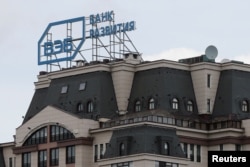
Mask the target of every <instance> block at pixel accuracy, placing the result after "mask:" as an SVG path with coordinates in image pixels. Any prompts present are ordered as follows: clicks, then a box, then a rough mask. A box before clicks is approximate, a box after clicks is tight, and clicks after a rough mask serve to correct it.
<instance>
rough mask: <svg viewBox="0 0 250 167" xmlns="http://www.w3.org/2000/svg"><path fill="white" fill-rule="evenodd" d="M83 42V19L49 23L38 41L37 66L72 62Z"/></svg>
mask: <svg viewBox="0 0 250 167" xmlns="http://www.w3.org/2000/svg"><path fill="white" fill-rule="evenodd" d="M62 32H64V34H65V38H63V39H61V36H60V35H61V34H62ZM58 34H59V35H58ZM84 41H85V17H79V18H74V19H69V20H64V21H58V22H53V23H50V24H49V25H48V26H47V28H46V30H45V31H44V33H43V35H42V36H41V38H40V40H39V41H38V65H43V64H51V63H55V62H61V61H71V60H73V59H74V58H75V57H76V55H77V53H78V52H79V51H80V48H81V47H82V45H83V43H84Z"/></svg>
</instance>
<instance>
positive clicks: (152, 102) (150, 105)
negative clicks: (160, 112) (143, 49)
mask: <svg viewBox="0 0 250 167" xmlns="http://www.w3.org/2000/svg"><path fill="white" fill-rule="evenodd" d="M148 109H149V110H154V109H155V99H154V98H153V97H151V98H150V99H149V100H148Z"/></svg>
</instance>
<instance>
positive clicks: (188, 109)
mask: <svg viewBox="0 0 250 167" xmlns="http://www.w3.org/2000/svg"><path fill="white" fill-rule="evenodd" d="M193 110H194V107H193V102H192V101H191V100H189V101H188V102H187V111H189V112H193Z"/></svg>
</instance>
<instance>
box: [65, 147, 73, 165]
mask: <svg viewBox="0 0 250 167" xmlns="http://www.w3.org/2000/svg"><path fill="white" fill-rule="evenodd" d="M66 163H67V164H72V163H75V146H68V147H66Z"/></svg>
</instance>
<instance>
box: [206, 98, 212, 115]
mask: <svg viewBox="0 0 250 167" xmlns="http://www.w3.org/2000/svg"><path fill="white" fill-rule="evenodd" d="M210 110H211V109H210V99H207V112H211V111H210Z"/></svg>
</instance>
